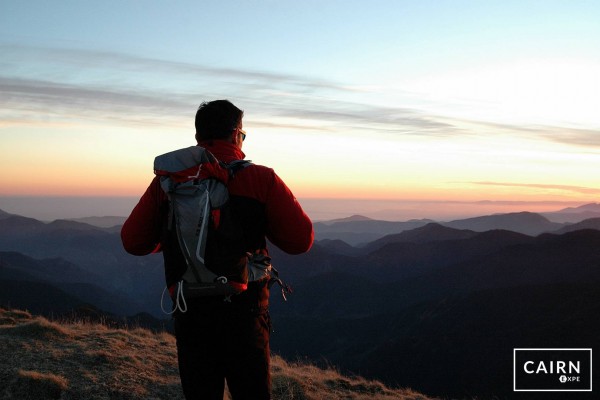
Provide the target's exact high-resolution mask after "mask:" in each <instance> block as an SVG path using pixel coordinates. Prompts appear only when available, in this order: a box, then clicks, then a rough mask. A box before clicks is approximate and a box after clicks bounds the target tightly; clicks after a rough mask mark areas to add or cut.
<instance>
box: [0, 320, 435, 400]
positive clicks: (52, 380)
mask: <svg viewBox="0 0 600 400" xmlns="http://www.w3.org/2000/svg"><path fill="white" fill-rule="evenodd" d="M272 361H273V362H272V364H273V365H272V376H273V399H306V400H313V399H314V400H316V399H348V400H367V399H377V400H380V399H381V400H387V399H402V400H417V399H423V400H425V399H428V398H427V397H425V396H423V395H420V394H419V393H415V392H412V391H410V390H391V389H388V388H386V387H385V386H384V385H383V384H381V383H379V382H375V381H367V380H365V379H362V378H356V377H353V378H349V377H345V376H342V375H341V374H339V373H338V372H336V371H335V370H334V369H327V370H324V369H319V368H317V367H315V366H312V365H308V364H302V363H288V362H286V361H284V360H283V359H281V358H280V357H273V360H272ZM0 399H7V400H8V399H19V400H45V399H62V400H76V399H77V400H84V399H85V400H105V399H106V400H141V399H144V400H158V399H161V400H162V399H168V400H179V399H181V400H183V399H184V397H183V393H182V391H181V388H180V385H179V375H178V371H177V356H176V351H175V339H174V338H173V336H172V335H170V334H168V333H165V332H162V333H152V332H150V331H148V330H145V329H140V328H137V329H129V330H123V329H113V328H109V327H107V326H105V325H102V324H88V323H83V322H72V321H71V322H63V323H58V322H52V321H48V320H47V319H45V318H43V317H38V316H32V315H31V314H29V313H27V312H25V311H17V310H5V309H1V308H0ZM225 399H228V395H227V394H226V396H225Z"/></svg>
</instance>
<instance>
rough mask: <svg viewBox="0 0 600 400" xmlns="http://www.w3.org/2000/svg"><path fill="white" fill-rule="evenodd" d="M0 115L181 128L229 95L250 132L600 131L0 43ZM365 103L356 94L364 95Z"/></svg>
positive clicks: (561, 136)
mask: <svg viewBox="0 0 600 400" xmlns="http://www.w3.org/2000/svg"><path fill="white" fill-rule="evenodd" d="M0 52H1V53H2V54H3V58H2V60H0V93H1V94H2V96H0V110H1V111H0V116H1V117H2V118H3V120H5V121H7V120H19V121H25V120H26V119H27V118H30V119H31V120H32V121H33V122H35V121H38V120H46V121H47V120H48V118H49V117H53V119H54V121H53V122H57V121H59V120H73V119H85V120H89V121H107V120H109V121H110V120H116V121H119V123H134V124H146V123H147V124H153V125H156V124H162V125H169V126H172V125H173V124H177V125H179V124H186V125H188V124H189V119H190V115H192V114H193V113H194V111H195V108H196V107H197V105H198V104H199V103H200V102H201V101H203V100H208V99H214V98H229V99H232V100H234V101H235V102H236V103H240V104H242V106H243V108H245V109H249V110H251V112H250V113H247V116H246V119H247V122H248V123H250V124H252V125H254V126H261V127H273V128H280V129H304V130H313V131H319V132H325V131H327V132H328V133H330V134H335V132H340V133H344V134H345V133H347V132H348V131H349V130H352V131H356V132H365V131H366V132H373V133H376V134H380V135H391V136H406V135H421V136H434V137H435V136H440V137H451V136H455V135H460V136H465V135H493V134H501V133H507V132H508V133H510V134H512V135H520V136H524V137H529V138H535V139H542V140H545V141H554V142H558V143H564V144H569V145H574V146H579V147H581V146H586V147H590V148H598V147H600V131H598V130H593V129H577V128H573V127H557V126H516V125H509V124H500V123H495V122H488V121H471V120H466V119H459V118H454V119H453V118H449V117H447V116H444V117H442V116H440V115H436V114H434V113H428V112H424V111H422V110H418V109H415V108H411V107H403V106H401V105H400V106H397V105H394V104H390V105H388V106H382V105H379V104H374V103H372V102H371V101H370V100H368V99H369V98H370V97H369V96H371V97H372V95H373V94H376V93H370V92H369V90H370V89H369V88H368V87H357V88H353V87H351V86H349V85H347V84H345V83H343V82H342V83H340V82H335V81H332V80H327V79H322V78H318V77H311V76H298V75H292V74H285V73H277V72H273V71H252V70H243V69H236V68H228V67H224V68H218V67H212V66H206V65H198V64H193V63H186V62H180V61H170V60H161V59H156V58H147V57H139V56H135V55H129V54H122V53H116V52H109V51H90V50H73V49H47V48H34V47H19V46H11V45H3V46H2V45H0ZM365 96H366V97H365Z"/></svg>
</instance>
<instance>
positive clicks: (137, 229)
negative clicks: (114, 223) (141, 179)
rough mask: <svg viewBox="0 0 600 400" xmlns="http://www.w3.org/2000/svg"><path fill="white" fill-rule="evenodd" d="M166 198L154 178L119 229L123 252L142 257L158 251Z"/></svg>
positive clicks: (166, 204) (156, 179)
mask: <svg viewBox="0 0 600 400" xmlns="http://www.w3.org/2000/svg"><path fill="white" fill-rule="evenodd" d="M167 206H168V203H167V197H166V195H165V194H164V192H163V191H162V189H161V187H160V182H159V180H158V178H157V177H155V178H154V179H153V180H152V182H151V183H150V186H148V189H146V192H145V193H144V194H143V196H142V197H141V198H140V201H139V202H138V204H137V205H136V206H135V208H134V209H133V211H132V212H131V215H130V216H129V218H127V220H126V221H125V223H124V224H123V227H122V228H121V241H122V242H123V247H124V248H125V251H127V252H128V253H130V254H133V255H136V256H143V255H146V254H150V253H152V252H157V251H160V238H161V231H162V228H161V226H162V221H163V216H164V210H165V207H167Z"/></svg>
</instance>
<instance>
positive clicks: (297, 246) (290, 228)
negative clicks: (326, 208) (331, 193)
mask: <svg viewBox="0 0 600 400" xmlns="http://www.w3.org/2000/svg"><path fill="white" fill-rule="evenodd" d="M272 179H273V180H272V184H271V187H270V190H269V194H268V196H267V199H266V212H267V238H268V239H269V240H270V241H271V243H273V244H274V245H275V246H277V247H279V248H280V249H281V250H283V251H285V252H286V253H289V254H300V253H304V252H306V251H308V250H310V248H311V246H312V244H313V240H314V232H313V225H312V222H311V220H310V218H309V217H308V215H306V213H305V212H304V210H302V207H301V206H300V203H298V200H296V197H294V195H293V193H292V192H291V190H290V189H289V188H288V187H287V185H286V184H285V183H284V182H283V181H282V180H281V178H279V176H277V174H275V172H273V176H272Z"/></svg>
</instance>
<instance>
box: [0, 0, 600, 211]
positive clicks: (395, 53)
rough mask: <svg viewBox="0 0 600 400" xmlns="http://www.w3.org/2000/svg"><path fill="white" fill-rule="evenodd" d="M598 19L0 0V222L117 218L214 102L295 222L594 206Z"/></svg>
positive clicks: (506, 0) (373, 5)
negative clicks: (296, 214) (296, 205)
mask: <svg viewBox="0 0 600 400" xmlns="http://www.w3.org/2000/svg"><path fill="white" fill-rule="evenodd" d="M599 20H600V2H597V1H569V2H567V1H552V0H546V1H528V0H520V1H512V0H503V1H460V0H457V1H443V0H441V1H402V0H398V1H377V0H376V1H369V2H365V1H353V0H350V1H323V0H320V1H312V0H308V1H284V0H278V1H275V0H264V1H259V0H239V1H228V0H219V1H197V0H196V1H132V0H120V1H102V2H90V1H68V0H63V1H59V2H50V1H38V0H31V1H26V2H25V1H20V0H15V1H13V0H2V1H1V2H0V54H2V56H1V57H0V144H1V145H0V167H1V169H2V173H1V174H0V209H3V210H5V211H9V212H13V211H11V210H16V211H19V212H25V211H23V208H26V209H27V210H26V211H27V212H30V213H33V214H35V213H38V214H35V215H41V214H42V213H45V214H44V215H46V218H62V217H69V216H75V215H74V214H73V213H74V211H73V210H75V209H77V210H78V211H77V213H79V214H84V213H88V214H90V215H99V214H102V213H111V214H114V213H117V214H118V215H126V214H127V213H128V212H129V210H130V209H131V207H132V206H133V205H134V204H135V200H136V199H137V198H139V196H140V195H141V194H142V193H143V191H144V190H145V188H146V187H147V186H148V184H149V182H150V180H151V179H152V177H153V171H152V163H153V159H154V157H155V156H157V155H159V154H162V153H165V152H168V151H171V150H174V149H177V148H180V147H186V146H190V145H193V144H194V125H193V121H194V115H195V111H196V109H197V107H198V105H199V104H200V103H201V102H203V101H209V100H215V99H221V98H226V99H229V100H231V101H232V102H233V103H234V104H236V105H237V106H239V107H240V108H242V109H243V110H244V113H245V114H244V115H245V117H244V128H245V130H246V131H247V134H248V137H247V140H246V142H245V143H244V148H243V150H244V152H245V153H246V156H247V158H248V159H251V160H252V161H253V162H255V163H258V164H263V165H267V166H269V167H272V168H274V169H275V171H276V172H277V174H278V175H280V176H281V177H282V178H283V179H284V180H285V181H286V183H287V184H288V186H289V187H290V188H291V189H292V191H293V192H294V194H295V195H296V196H297V197H298V198H299V199H300V201H301V203H304V204H307V205H308V206H307V207H308V208H309V210H308V211H309V215H311V216H312V217H313V218H314V219H318V218H328V217H342V216H344V215H351V214H356V213H363V214H365V213H366V214H369V213H370V215H372V216H380V217H382V218H386V219H399V220H401V219H407V218H409V217H410V218H425V217H439V218H442V215H444V216H445V217H450V214H451V215H452V216H458V215H467V214H469V213H471V214H473V213H481V212H484V211H485V212H494V211H495V212H504V211H511V210H522V209H528V210H530V211H548V210H555V209H559V208H561V207H562V206H565V207H566V206H569V205H577V204H585V203H589V202H596V201H597V199H598V195H599V194H600V180H599V179H598V178H597V176H598V174H597V170H598V166H599V162H600V158H599V156H600V112H598V107H599V104H600V24H599V23H598V22H597V21H599ZM65 197H69V198H72V197H75V198H79V199H91V198H95V199H98V198H104V199H107V200H106V201H104V202H103V201H100V204H104V207H105V208H102V206H99V205H98V202H94V203H92V202H90V203H89V204H90V207H92V208H93V209H92V210H79V209H80V208H81V207H74V206H64V207H63V209H61V210H58V209H57V208H56V207H55V206H51V204H66V203H65V202H62V203H61V200H60V199H63V198H65ZM117 197H119V198H121V200H122V199H129V200H127V201H125V202H124V203H123V201H121V203H119V204H121V205H120V206H119V207H120V208H118V207H117V208H112V209H110V210H109V208H108V204H109V203H110V202H109V201H108V199H109V198H110V199H114V198H117ZM52 198H53V199H54V202H50V201H49V202H46V203H44V202H41V201H40V199H52ZM82 201H83V200H82ZM44 204H45V205H44ZM69 204H71V203H69ZM92 204H93V206H92ZM110 204H113V205H114V204H116V203H114V202H113V203H110ZM123 204H125V205H123ZM19 206H20V208H19ZM27 207H29V208H27ZM44 207H48V210H44ZM52 207H54V208H52ZM50 208H52V210H50ZM83 208H85V207H83ZM459 209H460V211H459ZM69 211H71V214H73V215H67V214H69ZM33 214H32V216H33ZM76 216H83V215H76Z"/></svg>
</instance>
